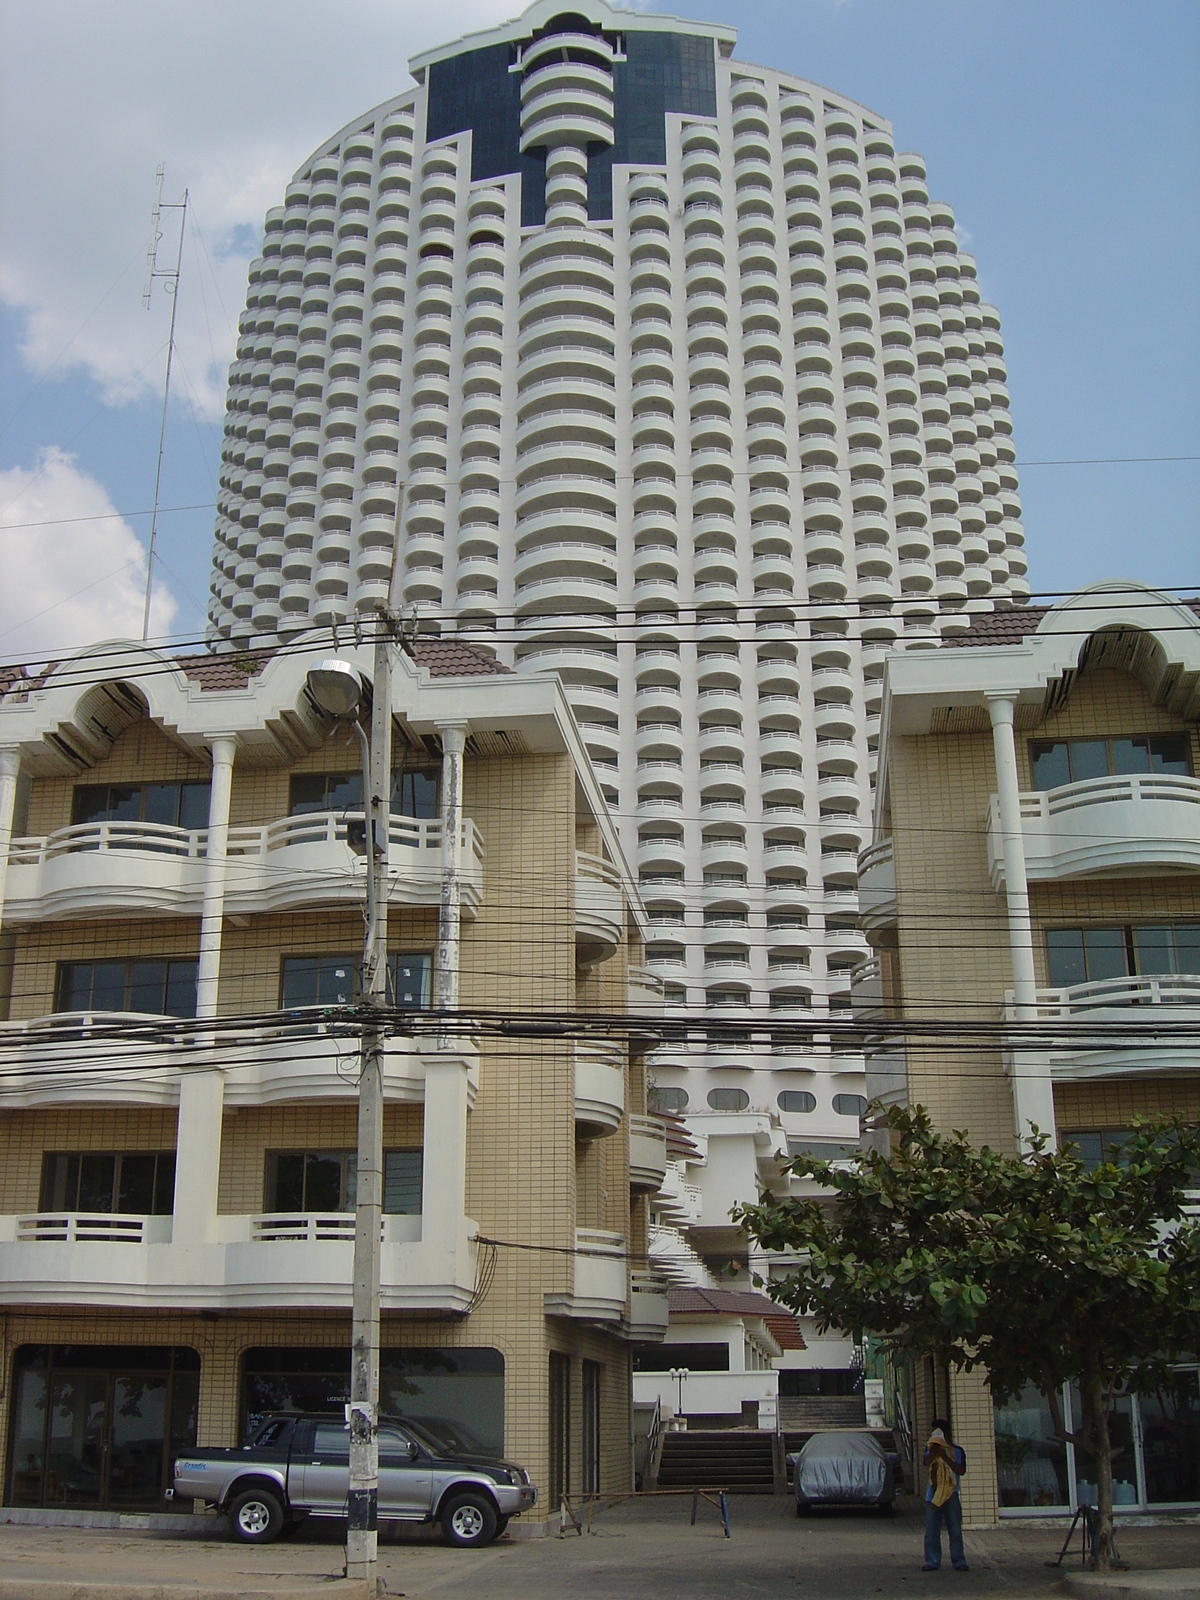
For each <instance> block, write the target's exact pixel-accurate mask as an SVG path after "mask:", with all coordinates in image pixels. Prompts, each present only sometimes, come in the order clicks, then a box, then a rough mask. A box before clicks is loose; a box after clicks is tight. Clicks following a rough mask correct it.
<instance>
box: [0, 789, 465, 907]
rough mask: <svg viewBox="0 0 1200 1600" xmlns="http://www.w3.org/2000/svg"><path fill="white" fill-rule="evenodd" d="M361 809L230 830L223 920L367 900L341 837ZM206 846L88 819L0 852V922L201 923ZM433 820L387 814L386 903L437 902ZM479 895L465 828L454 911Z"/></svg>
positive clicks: (358, 820)
mask: <svg viewBox="0 0 1200 1600" xmlns="http://www.w3.org/2000/svg"><path fill="white" fill-rule="evenodd" d="M356 824H357V825H358V826H359V827H361V825H362V813H361V812H358V813H355V812H337V811H313V812H304V813H301V814H299V815H296V816H287V817H279V818H277V819H276V820H275V821H274V822H269V823H264V824H262V825H254V826H239V827H231V828H230V829H229V835H228V844H227V865H226V879H225V912H226V915H227V916H239V915H240V916H246V915H253V914H255V913H260V914H261V913H263V912H276V911H291V910H299V909H303V908H306V907H308V906H312V905H329V904H357V903H359V902H360V901H362V899H363V898H364V896H365V894H366V886H365V873H366V857H365V856H359V855H356V854H355V853H354V851H353V850H351V848H350V845H349V843H348V841H347V833H348V830H350V829H352V828H353V827H354V826H355V825H356ZM207 849H208V831H207V829H205V828H192V829H187V828H173V827H167V826H165V825H163V824H159V823H153V822H89V823H81V824H78V825H76V826H74V827H70V828H60V829H58V830H57V831H56V832H54V833H51V834H47V835H46V836H45V837H44V838H24V839H14V840H13V841H12V845H11V847H10V849H9V856H8V876H7V881H6V886H5V918H6V920H7V921H11V922H45V921H51V920H55V919H57V918H61V917H88V916H101V915H106V916H113V915H117V916H144V915H146V914H147V913H151V914H152V913H165V914H168V915H171V916H184V917H188V916H199V915H200V909H201V902H202V900H203V896H204V875H205V867H206V860H205V858H206V855H207ZM441 862H442V824H441V821H440V820H439V819H437V818H431V819H424V818H418V817H403V816H393V817H392V818H391V822H390V828H389V839H388V899H389V901H390V902H391V903H392V904H394V905H419V906H436V905H437V904H438V901H439V899H440V896H441ZM482 895H483V838H482V836H481V835H480V833H479V830H478V829H477V828H476V826H475V824H474V823H473V822H472V821H470V819H464V821H463V837H462V906H463V911H464V914H465V915H467V916H468V917H473V916H474V914H475V911H476V909H477V908H478V906H479V903H480V900H481V898H482Z"/></svg>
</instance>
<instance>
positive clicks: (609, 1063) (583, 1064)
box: [575, 1039, 625, 1139]
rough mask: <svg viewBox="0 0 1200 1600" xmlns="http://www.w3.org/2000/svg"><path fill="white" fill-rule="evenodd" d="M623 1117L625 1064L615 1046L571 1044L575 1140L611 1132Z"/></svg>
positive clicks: (593, 1042)
mask: <svg viewBox="0 0 1200 1600" xmlns="http://www.w3.org/2000/svg"><path fill="white" fill-rule="evenodd" d="M624 1114H625V1061H624V1051H623V1050H622V1048H621V1046H620V1045H619V1044H607V1043H605V1042H604V1041H603V1040H601V1039H578V1040H576V1043H575V1132H576V1135H577V1136H578V1137H579V1138H583V1139H596V1138H603V1137H604V1135H605V1134H609V1133H615V1132H616V1130H617V1129H618V1128H619V1127H620V1125H621V1118H622V1117H623V1116H624Z"/></svg>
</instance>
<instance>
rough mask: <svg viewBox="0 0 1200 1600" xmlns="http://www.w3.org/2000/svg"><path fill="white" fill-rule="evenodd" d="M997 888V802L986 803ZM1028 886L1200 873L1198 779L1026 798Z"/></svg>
mask: <svg viewBox="0 0 1200 1600" xmlns="http://www.w3.org/2000/svg"><path fill="white" fill-rule="evenodd" d="M987 821H988V865H989V867H990V869H991V876H992V887H993V888H994V889H996V890H1000V889H1002V888H1003V887H1004V883H1005V877H1004V837H1003V832H1002V830H1001V827H1000V801H999V797H998V796H997V795H993V796H992V798H991V803H990V804H989V806H988V818H987ZM1021 832H1022V835H1023V837H1024V842H1025V870H1026V873H1027V875H1028V878H1029V881H1030V882H1031V883H1039V882H1047V881H1051V880H1054V879H1059V878H1075V877H1083V876H1086V875H1089V874H1095V873H1104V874H1107V875H1110V876H1111V875H1112V874H1114V873H1121V872H1138V873H1146V872H1152V873H1159V872H1179V871H1182V872H1200V779H1197V778H1186V777H1179V776H1176V775H1173V774H1168V773H1158V772H1144V773H1129V774H1125V775H1119V776H1113V777H1104V778H1089V779H1087V780H1086V781H1084V782H1082V783H1066V784H1063V785H1061V787H1059V788H1056V789H1045V790H1042V791H1040V792H1037V793H1032V794H1023V795H1022V796H1021Z"/></svg>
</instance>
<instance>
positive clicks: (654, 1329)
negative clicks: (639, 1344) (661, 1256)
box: [629, 1272, 668, 1341]
mask: <svg viewBox="0 0 1200 1600" xmlns="http://www.w3.org/2000/svg"><path fill="white" fill-rule="evenodd" d="M629 1288H630V1295H629V1336H630V1338H631V1339H639V1340H643V1339H644V1340H654V1341H658V1340H659V1339H662V1338H664V1337H665V1336H666V1332H667V1313H668V1288H667V1280H666V1279H665V1278H663V1277H660V1276H659V1275H658V1273H656V1272H634V1273H631V1274H630V1284H629Z"/></svg>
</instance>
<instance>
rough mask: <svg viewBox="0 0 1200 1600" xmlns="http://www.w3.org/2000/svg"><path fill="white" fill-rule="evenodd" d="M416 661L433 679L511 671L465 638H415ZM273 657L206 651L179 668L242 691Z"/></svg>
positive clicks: (213, 685)
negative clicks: (216, 653)
mask: <svg viewBox="0 0 1200 1600" xmlns="http://www.w3.org/2000/svg"><path fill="white" fill-rule="evenodd" d="M412 653H413V658H414V660H415V661H416V663H417V665H418V666H419V667H424V668H425V670H426V671H427V672H428V673H429V675H430V677H431V678H474V677H481V676H483V675H485V674H488V673H500V672H505V673H506V672H509V671H510V670H511V669H510V668H508V667H504V666H501V664H500V663H499V662H498V661H497V660H496V658H495V657H494V656H493V655H492V654H491V653H490V652H489V651H488V650H486V649H484V647H483V646H482V645H478V644H468V643H467V642H466V641H465V640H463V639H416V640H414V642H413V650H412ZM273 654H274V652H273V651H271V650H240V651H239V650H226V651H222V652H221V653H220V654H219V655H214V654H213V653H211V652H209V651H206V652H205V653H204V654H203V655H198V656H181V657H180V658H179V665H180V666H181V667H182V668H183V670H184V673H185V674H186V675H187V677H189V678H190V679H191V680H192V682H193V683H198V684H199V685H200V687H201V689H242V688H244V687H245V686H246V684H247V683H248V682H249V681H250V679H251V678H252V677H254V676H255V675H256V674H257V673H260V672H261V671H262V669H263V668H264V667H265V666H266V664H267V662H268V661H270V659H271V656H272V655H273Z"/></svg>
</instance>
